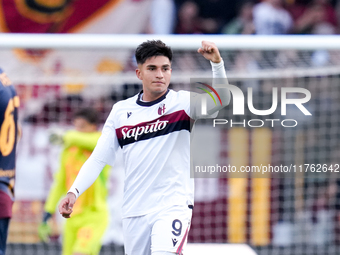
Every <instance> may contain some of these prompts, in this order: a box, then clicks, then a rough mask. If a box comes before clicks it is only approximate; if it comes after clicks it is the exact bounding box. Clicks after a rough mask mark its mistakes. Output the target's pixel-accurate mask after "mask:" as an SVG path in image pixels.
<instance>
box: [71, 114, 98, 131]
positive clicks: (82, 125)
mask: <svg viewBox="0 0 340 255" xmlns="http://www.w3.org/2000/svg"><path fill="white" fill-rule="evenodd" d="M73 125H74V128H75V129H76V130H77V131H79V132H85V133H90V132H95V131H96V130H97V127H96V125H94V124H91V123H90V122H88V121H87V120H86V119H83V118H80V117H78V118H75V119H74V120H73Z"/></svg>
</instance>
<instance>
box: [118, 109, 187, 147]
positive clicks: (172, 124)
mask: <svg viewBox="0 0 340 255" xmlns="http://www.w3.org/2000/svg"><path fill="white" fill-rule="evenodd" d="M180 130H188V131H190V117H189V116H188V115H187V114H186V113H185V111H184V110H180V111H177V112H173V113H170V114H168V115H162V116H160V117H159V118H157V119H154V120H152V121H148V122H142V123H139V124H137V125H135V126H123V127H120V128H117V129H116V134H117V138H118V142H119V145H120V147H122V148H123V146H124V145H128V144H131V143H134V142H138V141H141V140H147V139H151V138H153V137H157V136H161V135H166V134H169V133H172V132H175V131H180Z"/></svg>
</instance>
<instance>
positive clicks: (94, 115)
mask: <svg viewBox="0 0 340 255" xmlns="http://www.w3.org/2000/svg"><path fill="white" fill-rule="evenodd" d="M73 118H74V119H75V118H83V119H85V120H86V121H88V122H89V123H91V124H95V125H97V124H98V122H99V114H98V112H97V111H96V110H95V109H93V108H91V107H85V108H81V109H79V110H78V111H76V113H75V114H74V116H73Z"/></svg>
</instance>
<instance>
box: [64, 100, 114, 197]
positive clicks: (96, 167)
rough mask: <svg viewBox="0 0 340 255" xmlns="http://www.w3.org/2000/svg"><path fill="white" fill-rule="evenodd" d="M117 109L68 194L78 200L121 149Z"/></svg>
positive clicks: (109, 118)
mask: <svg viewBox="0 0 340 255" xmlns="http://www.w3.org/2000/svg"><path fill="white" fill-rule="evenodd" d="M115 117H116V107H115V106H114V107H113V108H112V111H111V113H110V115H109V117H108V118H107V120H106V122H105V125H104V127H103V131H102V135H101V136H100V138H99V140H98V142H97V145H96V147H95V149H94V151H93V152H92V154H91V156H90V157H89V158H88V160H87V161H86V162H85V163H84V165H83V166H82V167H81V169H80V171H79V174H78V175H77V178H76V180H75V181H74V183H73V185H72V187H71V188H70V190H69V191H68V192H72V193H74V194H75V195H76V197H77V198H78V197H79V196H80V195H81V194H82V193H83V192H84V191H85V190H87V189H88V188H89V187H90V186H91V185H92V184H93V183H94V181H95V180H96V179H97V178H98V176H99V174H100V173H101V171H102V170H103V168H104V166H105V165H106V164H108V165H111V166H112V165H113V164H114V162H115V159H116V152H117V150H118V148H119V144H118V139H117V136H116V130H115Z"/></svg>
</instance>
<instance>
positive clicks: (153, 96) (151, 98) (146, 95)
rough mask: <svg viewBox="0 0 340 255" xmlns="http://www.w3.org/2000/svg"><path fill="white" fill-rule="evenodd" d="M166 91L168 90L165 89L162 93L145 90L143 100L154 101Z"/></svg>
mask: <svg viewBox="0 0 340 255" xmlns="http://www.w3.org/2000/svg"><path fill="white" fill-rule="evenodd" d="M166 92H167V90H165V91H164V92H162V93H147V92H145V91H143V94H142V97H141V100H142V101H144V102H152V101H155V100H157V99H158V98H160V97H162V96H163V95H164V94H165V93H166Z"/></svg>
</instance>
